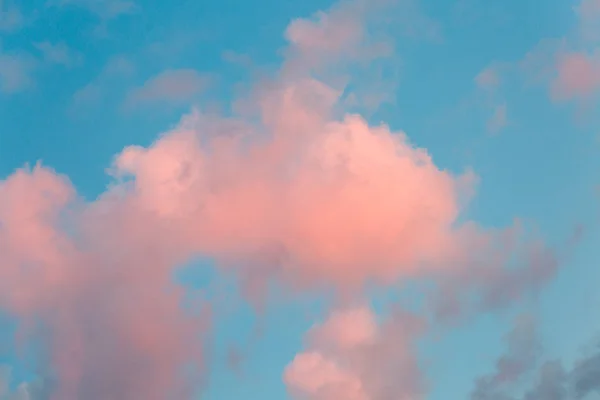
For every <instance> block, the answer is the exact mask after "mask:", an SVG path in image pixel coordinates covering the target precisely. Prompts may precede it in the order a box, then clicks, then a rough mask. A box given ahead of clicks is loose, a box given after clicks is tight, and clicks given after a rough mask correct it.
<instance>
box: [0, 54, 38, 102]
mask: <svg viewBox="0 0 600 400" xmlns="http://www.w3.org/2000/svg"><path fill="white" fill-rule="evenodd" d="M34 64H35V61H34V60H33V59H32V58H31V57H30V56H28V55H27V54H12V53H2V51H1V50H0V91H2V92H4V93H16V92H19V91H22V90H25V89H27V88H29V87H30V86H31V85H33V80H32V78H31V73H32V70H33V67H34Z"/></svg>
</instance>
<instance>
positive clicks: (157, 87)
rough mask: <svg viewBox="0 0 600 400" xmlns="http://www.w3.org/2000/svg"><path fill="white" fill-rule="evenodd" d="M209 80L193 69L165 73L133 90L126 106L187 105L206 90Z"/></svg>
mask: <svg viewBox="0 0 600 400" xmlns="http://www.w3.org/2000/svg"><path fill="white" fill-rule="evenodd" d="M208 83H209V78H208V77H207V76H205V75H202V74H200V73H199V72H198V71H195V70H193V69H175V70H167V71H164V72H162V73H160V74H158V75H156V76H155V77H153V78H151V79H149V80H147V81H146V82H145V83H144V84H143V85H142V86H140V87H138V88H135V89H133V90H131V91H130V92H129V94H128V96H127V100H126V105H127V106H130V107H131V106H135V105H141V104H148V103H154V102H165V101H166V102H172V103H181V102H183V103H187V102H190V101H192V100H193V99H194V97H195V96H196V95H197V94H199V93H200V92H202V91H203V90H204V89H206V87H207V85H208Z"/></svg>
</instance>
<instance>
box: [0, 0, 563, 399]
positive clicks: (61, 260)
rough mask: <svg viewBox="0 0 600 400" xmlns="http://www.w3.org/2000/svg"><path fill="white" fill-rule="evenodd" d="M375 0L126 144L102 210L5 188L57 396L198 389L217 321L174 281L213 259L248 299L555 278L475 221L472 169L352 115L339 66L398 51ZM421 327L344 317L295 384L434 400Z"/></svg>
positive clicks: (14, 269) (181, 85)
mask: <svg viewBox="0 0 600 400" xmlns="http://www.w3.org/2000/svg"><path fill="white" fill-rule="evenodd" d="M382 3H384V2H382ZM366 6H367V3H366V2H361V1H356V2H346V3H342V4H341V5H339V6H336V7H334V9H333V10H331V11H330V12H329V13H320V14H318V15H317V16H316V17H315V18H313V19H309V20H296V21H294V22H292V23H291V25H290V27H289V28H288V29H287V31H286V32H287V33H286V37H287V38H288V40H289V46H288V48H287V49H286V52H285V54H286V58H285V61H284V64H283V66H282V68H281V69H280V70H279V71H278V73H277V74H276V75H275V76H274V77H273V78H272V79H271V80H268V81H265V82H259V83H258V84H257V85H256V87H255V88H254V90H252V91H251V93H249V94H248V95H247V97H245V98H244V99H243V100H244V102H245V104H246V105H250V106H249V107H246V108H245V109H244V110H243V111H244V112H240V113H239V114H236V115H234V116H228V117H220V116H214V115H207V114H203V113H202V112H200V111H197V112H193V113H191V114H190V115H188V116H186V117H184V118H183V119H182V120H181V122H180V124H178V126H176V127H175V128H173V129H172V130H170V131H168V132H164V133H163V134H162V135H161V136H160V137H159V138H158V139H157V140H156V141H155V142H154V143H152V144H151V145H149V146H146V147H142V146H129V147H126V148H125V149H123V150H122V151H121V152H120V153H119V154H117V155H116V156H115V158H114V163H113V165H112V167H111V170H110V173H111V174H112V177H113V178H114V179H113V181H112V182H111V185H110V186H109V187H108V188H107V190H106V191H105V192H104V193H103V194H102V195H100V196H99V197H98V198H97V199H96V200H94V201H92V202H87V203H86V202H84V201H83V200H81V199H79V198H78V196H77V192H76V190H75V188H73V187H72V185H71V184H70V183H69V181H68V178H67V177H64V176H62V175H60V174H57V173H56V172H54V171H52V170H51V169H49V168H46V167H43V166H39V165H38V166H36V167H34V168H33V169H27V168H25V169H21V170H18V171H16V172H15V173H14V174H12V175H10V176H9V177H8V178H7V179H5V180H4V181H2V182H0V306H2V307H3V308H6V309H8V310H9V311H10V312H11V313H12V314H14V315H16V316H18V317H19V318H21V320H23V321H26V322H32V321H40V324H41V325H40V326H41V328H40V329H43V331H44V332H45V334H46V335H45V337H46V338H47V344H48V346H49V353H50V356H49V362H50V365H49V366H48V367H49V369H50V371H51V372H52V375H53V376H55V379H56V382H57V384H56V388H54V389H53V393H52V394H53V396H54V399H56V400H64V399H71V398H84V399H86V400H103V399H110V398H115V399H124V400H137V399H157V400H158V399H165V398H169V399H175V400H178V399H182V400H183V399H188V398H190V396H191V393H192V391H193V390H194V389H195V387H194V386H195V385H196V384H197V383H198V382H202V378H203V376H204V375H203V374H202V372H203V367H204V357H203V345H202V344H203V337H204V336H205V335H204V334H205V330H206V328H207V324H208V320H209V318H208V316H207V315H205V314H202V315H200V316H197V315H190V313H189V311H186V310H185V309H184V308H182V302H183V300H184V288H182V287H180V286H178V285H177V284H176V283H175V282H174V280H173V276H172V275H173V273H174V271H175V270H176V268H178V266H181V265H183V264H184V263H186V262H190V260H193V259H194V257H196V256H198V255H202V256H204V257H208V258H211V259H213V260H214V261H216V264H217V265H218V268H222V269H224V270H227V271H232V272H233V273H235V274H237V276H238V277H239V279H240V280H241V281H242V284H243V285H244V287H245V288H248V287H250V288H251V289H250V290H248V291H247V293H248V295H249V296H250V297H252V296H255V297H256V296H260V295H263V296H264V294H265V292H266V287H267V283H268V282H270V281H275V282H276V283H278V284H281V285H285V287H286V288H288V289H290V290H296V291H298V292H300V291H303V290H304V289H307V288H310V289H313V288H315V287H316V288H322V287H328V288H331V289H333V290H334V291H335V292H336V293H337V294H344V295H346V296H348V295H352V294H356V295H360V293H361V289H363V288H364V287H365V286H366V285H367V284H369V283H373V282H375V283H377V284H378V285H381V286H390V285H392V284H394V283H396V282H398V281H399V280H403V279H411V278H426V279H436V280H437V279H440V285H441V286H442V287H443V289H445V290H446V291H442V295H443V299H444V300H446V302H445V304H448V303H451V302H452V301H456V302H457V303H459V300H464V299H463V298H462V297H461V296H463V295H467V294H469V293H470V292H475V293H476V294H478V295H479V297H478V300H479V302H477V304H475V309H476V310H477V311H487V310H489V309H493V308H495V307H500V306H503V305H505V304H507V303H510V302H511V301H512V300H514V298H516V297H519V296H521V295H523V294H524V293H527V292H528V291H529V290H530V289H532V288H533V289H536V288H538V287H539V286H540V285H541V284H543V283H544V282H545V281H547V280H548V279H549V278H550V277H552V276H553V274H554V272H555V270H556V268H557V267H558V264H557V262H556V260H555V259H554V258H553V256H552V252H551V251H550V250H549V249H547V248H546V247H545V246H544V244H543V243H542V242H541V241H531V240H529V238H528V237H527V235H517V234H515V230H516V228H510V229H498V230H489V229H486V228H485V227H482V226H480V225H479V224H477V223H476V222H474V221H468V220H467V221H464V219H465V218H464V214H463V211H464V208H465V207H466V206H467V204H466V202H465V201H464V199H465V198H468V197H470V196H471V194H472V193H473V189H474V188H473V186H474V182H475V177H474V175H473V174H472V173H470V172H466V173H464V174H455V173H452V172H450V171H446V170H444V169H442V168H440V167H439V166H437V165H436V164H435V162H434V161H433V159H432V157H431V155H430V154H429V153H428V152H427V150H426V149H422V148H419V147H418V146H415V145H414V144H412V143H411V141H410V140H409V138H408V136H407V135H406V134H405V133H404V132H401V131H393V130H391V129H390V128H389V127H388V126H386V125H385V124H380V125H372V124H370V123H368V122H367V121H366V120H365V119H364V118H363V117H361V116H360V115H357V114H352V113H348V112H346V111H345V110H344V108H343V101H341V100H342V97H343V92H344V89H345V84H344V80H340V81H336V83H334V81H335V80H334V79H333V80H332V78H333V77H334V75H332V74H331V72H332V71H333V70H334V69H332V66H334V65H337V64H339V63H340V62H342V61H343V62H344V63H353V62H355V63H360V62H364V60H365V59H368V60H371V59H373V57H376V58H377V57H384V56H385V55H386V54H388V53H387V52H379V51H377V52H375V53H374V52H372V50H373V48H371V47H369V46H366V45H365V46H363V45H364V44H367V43H371V42H372V41H371V39H372V37H371V36H370V33H369V30H368V29H364V26H367V25H365V22H363V21H364V20H363V19H362V18H363V17H364V18H367V17H368V16H369V15H370V12H371V11H372V10H371V9H370V8H366ZM378 6H379V5H378ZM367 11H368V12H367ZM357 43H359V44H361V45H359V46H356V44H357ZM317 72H327V74H326V75H327V79H325V78H323V79H320V76H319V74H318V73H317ZM201 78H202V77H201V76H199V75H198V74H197V73H196V72H195V71H191V70H177V71H170V72H165V73H163V74H162V75H159V76H157V77H155V78H153V79H151V80H149V81H147V82H146V84H145V85H144V86H143V87H141V88H139V89H138V90H137V91H135V92H133V94H132V95H131V96H132V97H131V98H133V99H134V100H135V101H156V100H161V99H163V98H166V99H170V100H177V101H179V100H189V99H190V98H191V97H192V96H193V95H195V94H196V93H197V92H198V91H199V90H200V89H202V87H203V86H202V84H203V83H204V81H203V80H202V79H201ZM340 82H341V83H340ZM515 260H516V261H515ZM511 262H517V263H518V265H517V267H519V268H508V267H514V265H512V264H511ZM251 300H253V301H256V298H254V299H251ZM459 308H460V307H459ZM207 313H208V311H207ZM24 326H25V327H29V326H31V325H27V324H25V325H24ZM33 326H34V327H35V326H38V325H33ZM32 329H33V328H32ZM421 329H422V326H421V323H420V321H419V320H418V319H415V318H414V317H413V316H410V315H407V314H405V313H402V312H398V313H395V314H393V315H392V316H390V317H389V319H387V320H385V321H378V319H377V318H376V317H375V315H374V314H373V312H372V311H371V310H370V309H368V308H363V309H355V310H351V309H349V310H347V309H343V310H341V311H339V312H338V313H333V314H332V315H331V316H330V318H329V319H328V320H327V321H325V322H324V323H323V324H321V325H318V326H316V327H315V328H314V329H313V331H311V333H309V335H308V336H309V341H308V343H307V348H306V351H305V352H303V353H301V354H299V355H298V357H297V358H296V359H295V360H294V361H293V362H292V364H291V365H290V366H289V368H288V369H287V370H286V373H285V380H286V383H287V384H288V386H289V388H290V391H291V392H292V393H293V395H294V396H298V397H299V398H306V397H307V398H311V399H312V398H317V399H329V398H332V396H335V397H336V398H339V397H340V396H341V397H342V398H347V399H355V400H388V399H389V400H392V399H393V400H397V399H398V398H399V396H400V398H406V399H414V398H415V397H416V398H418V397H419V396H421V393H422V391H423V386H422V378H421V377H420V374H419V371H418V366H417V365H416V361H415V356H414V355H413V353H412V351H411V344H412V343H413V340H414V339H415V338H416V336H418V334H419V332H420V331H421ZM35 333H37V332H36V331H35V330H33V331H26V332H25V333H24V335H25V337H30V335H35ZM191 367H195V370H196V371H197V372H198V374H197V375H193V378H194V379H190V378H189V375H187V373H189V368H191ZM402 396H403V397H402Z"/></svg>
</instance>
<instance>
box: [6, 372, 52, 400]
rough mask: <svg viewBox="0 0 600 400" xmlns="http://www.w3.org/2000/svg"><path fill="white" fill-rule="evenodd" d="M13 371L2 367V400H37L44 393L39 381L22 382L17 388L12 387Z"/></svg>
mask: <svg viewBox="0 0 600 400" xmlns="http://www.w3.org/2000/svg"><path fill="white" fill-rule="evenodd" d="M12 381H13V374H12V369H11V368H10V367H9V366H6V365H0V399H2V400H37V399H40V398H41V397H40V396H41V395H42V393H43V387H42V386H41V384H40V382H39V381H31V382H21V383H19V384H18V385H17V386H16V387H13V386H12V383H13V382H12Z"/></svg>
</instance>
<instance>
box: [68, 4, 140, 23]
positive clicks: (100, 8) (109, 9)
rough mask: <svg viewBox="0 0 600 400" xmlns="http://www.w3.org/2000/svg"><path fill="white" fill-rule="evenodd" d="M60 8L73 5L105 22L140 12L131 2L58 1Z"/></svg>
mask: <svg viewBox="0 0 600 400" xmlns="http://www.w3.org/2000/svg"><path fill="white" fill-rule="evenodd" d="M56 4H57V5H59V6H66V5H73V6H76V7H81V8H84V9H87V10H89V11H90V12H92V13H94V14H96V15H98V17H99V18H101V19H103V20H109V19H113V18H116V17H119V16H121V15H126V14H132V13H134V12H136V11H137V10H138V6H137V5H136V3H135V2H133V1H129V0H56Z"/></svg>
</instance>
